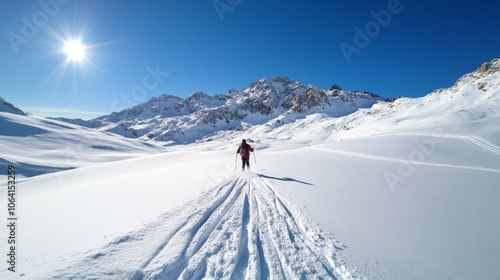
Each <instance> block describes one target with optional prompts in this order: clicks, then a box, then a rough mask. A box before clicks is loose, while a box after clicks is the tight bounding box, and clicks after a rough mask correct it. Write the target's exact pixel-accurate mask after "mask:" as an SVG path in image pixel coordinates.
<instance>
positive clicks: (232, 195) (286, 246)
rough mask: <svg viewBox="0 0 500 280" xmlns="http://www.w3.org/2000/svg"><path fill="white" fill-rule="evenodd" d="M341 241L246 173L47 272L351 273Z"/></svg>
mask: <svg viewBox="0 0 500 280" xmlns="http://www.w3.org/2000/svg"><path fill="white" fill-rule="evenodd" d="M344 248H345V247H344V246H343V245H342V244H341V243H340V242H338V241H337V240H335V239H334V238H333V237H332V236H331V234H329V233H325V232H323V231H322V230H321V228H319V227H318V226H317V225H315V224H311V223H310V222H309V221H308V219H307V218H306V217H305V216H303V215H302V214H301V213H300V211H299V210H298V209H297V208H296V207H294V206H293V205H292V204H291V203H289V202H288V201H286V200H285V199H284V198H283V197H282V196H281V195H280V194H279V193H277V192H275V191H274V190H273V185H272V183H271V182H269V181H268V180H266V179H265V178H263V177H261V176H259V175H258V174H252V173H247V174H242V175H237V176H234V177H233V178H231V179H229V180H228V181H226V182H224V183H222V184H220V185H218V186H217V187H215V188H212V189H211V190H209V191H207V192H206V193H204V194H203V195H201V196H200V197H198V198H197V199H195V200H193V201H190V202H188V203H186V204H185V205H184V206H183V207H180V208H177V209H175V210H172V211H170V212H168V213H165V214H163V215H161V216H160V217H159V218H158V219H156V220H155V221H153V222H151V223H149V224H145V225H144V226H142V227H140V228H138V229H136V230H134V231H131V232H129V233H127V234H124V235H123V236H118V237H116V238H114V240H113V241H111V242H108V243H106V244H104V245H102V246H100V247H98V248H95V249H91V250H90V251H88V252H86V253H85V254H84V255H83V257H81V258H80V260H78V261H74V262H73V263H70V264H68V265H67V266H65V267H64V268H60V269H58V270H57V271H55V272H52V273H50V274H48V275H47V278H51V279H79V278H84V279H131V280H138V279H357V276H356V275H355V274H354V273H353V272H350V271H349V270H348V269H347V268H346V266H345V265H344V264H343V262H342V261H341V260H340V259H339V258H338V257H337V251H339V250H342V249H344ZM80 254H81V253H80ZM70 259H71V258H70ZM73 259H74V258H73Z"/></svg>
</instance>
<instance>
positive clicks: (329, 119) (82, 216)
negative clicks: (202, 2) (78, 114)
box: [0, 72, 500, 279]
mask: <svg viewBox="0 0 500 280" xmlns="http://www.w3.org/2000/svg"><path fill="white" fill-rule="evenodd" d="M478 75H479V74H478ZM474 77H475V78H474V79H471V78H470V76H466V77H465V78H463V79H461V80H460V81H459V82H457V85H456V86H455V87H452V88H450V89H445V90H439V91H436V92H433V93H432V94H429V95H427V96H425V97H423V98H418V99H409V98H400V99H398V100H396V101H395V102H380V103H376V104H374V106H373V107H372V108H369V109H360V110H357V111H355V112H353V113H352V114H349V115H345V116H339V117H337V116H332V115H331V114H327V113H325V112H315V113H314V112H313V113H310V114H303V115H301V114H295V115H292V114H283V115H282V116H280V117H278V118H277V119H279V120H280V122H276V119H274V120H270V121H267V122H263V123H262V124H257V125H251V124H247V125H246V127H248V129H247V130H246V131H219V132H217V133H214V134H213V135H211V136H210V137H211V139H210V141H207V142H204V141H203V140H202V139H200V140H199V141H197V142H195V143H192V144H187V145H175V146H169V147H168V148H163V147H161V146H159V145H156V144H154V143H155V142H150V143H149V144H148V145H145V144H144V143H143V142H138V141H135V140H133V139H125V138H123V137H120V136H117V135H113V134H109V133H101V132H98V131H95V130H92V129H88V128H82V127H79V126H77V125H73V124H68V123H64V122H59V121H56V120H49V119H45V118H40V117H36V116H22V115H21V116H20V115H14V114H10V113H0V122H1V123H0V124H2V125H1V126H0V129H3V128H6V127H8V130H2V131H1V132H2V133H0V135H1V136H0V145H2V149H1V150H0V157H1V158H2V164H14V165H16V166H19V168H18V169H19V170H20V172H23V170H29V172H27V173H26V174H23V177H22V178H21V179H19V180H18V183H17V197H18V200H19V205H18V218H19V220H18V221H17V222H18V223H19V227H18V232H17V235H18V247H17V248H18V249H17V256H18V259H17V270H18V271H17V272H16V273H12V272H10V271H8V270H7V266H6V264H5V263H4V265H2V266H1V267H0V278H1V279H19V278H22V279H203V278H205V279H495V278H497V277H498V275H500V267H499V266H498V260H500V242H499V241H500V203H499V199H500V189H499V188H498V182H499V180H500V127H499V126H498V123H499V121H500V115H499V114H498V112H500V108H499V106H500V102H499V101H500V95H499V91H500V88H499V85H500V83H498V81H499V80H500V77H498V74H497V73H496V72H494V73H490V74H488V75H482V74H481V75H479V76H478V77H479V78H478V77H476V76H474ZM483 82H486V86H484V87H478V86H477V85H478V84H480V83H483ZM7 131H8V132H7ZM243 138H248V139H249V142H250V144H251V145H252V146H253V147H254V148H255V153H254V154H252V158H251V161H250V162H251V165H252V170H251V172H246V173H245V172H242V171H240V161H239V159H238V158H237V155H236V154H235V151H236V148H237V146H238V144H239V142H240V141H241V139H243ZM57 147H68V148H67V149H66V150H64V149H62V150H60V149H57ZM77 147H83V148H82V149H83V152H81V151H80V152H79V153H76V155H77V157H72V158H76V159H77V160H73V161H70V163H71V164H69V163H68V160H67V158H68V155H67V153H68V151H70V155H75V154H74V153H73V154H72V153H71V151H72V150H75V149H77ZM19 151H23V152H22V153H20V152H19ZM65 153H66V154H65ZM33 166H37V167H38V169H36V168H33ZM43 170H45V171H47V170H48V171H52V173H47V172H43ZM56 171H57V172H56ZM45 173H46V174H45ZM5 179H6V176H0V182H5ZM6 192H7V189H6V184H5V183H1V184H0V193H4V194H5V193H6ZM0 205H7V201H6V197H5V195H2V196H1V199H0ZM4 207H6V206H4ZM7 234H8V233H7V227H5V226H4V227H0V236H1V237H2V238H1V239H2V240H5V239H4V238H5V237H7ZM7 245H8V244H7V243H6V242H1V243H0V252H7Z"/></svg>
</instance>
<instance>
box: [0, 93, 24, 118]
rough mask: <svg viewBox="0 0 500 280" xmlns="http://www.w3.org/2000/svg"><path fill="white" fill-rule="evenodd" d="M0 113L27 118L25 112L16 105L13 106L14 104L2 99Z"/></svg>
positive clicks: (0, 100)
mask: <svg viewBox="0 0 500 280" xmlns="http://www.w3.org/2000/svg"><path fill="white" fill-rule="evenodd" d="M0 112H6V113H11V114H16V115H23V116H26V113H25V112H23V111H22V110H21V109H19V108H17V107H15V106H14V105H12V103H9V102H7V101H5V100H4V99H3V98H1V97H0Z"/></svg>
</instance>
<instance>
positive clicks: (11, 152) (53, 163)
mask: <svg viewBox="0 0 500 280" xmlns="http://www.w3.org/2000/svg"><path fill="white" fill-rule="evenodd" d="M7 104H9V103H7ZM8 108H10V106H9V107H8ZM12 108H15V107H13V106H12ZM9 111H13V112H8V113H6V112H0V164H13V165H15V166H16V168H17V170H18V174H19V175H22V176H26V177H32V176H36V175H40V174H46V173H51V172H56V171H61V170H66V169H72V168H77V167H83V166H88V165H92V164H96V163H103V162H110V161H115V160H121V159H127V158H132V157H135V156H139V155H145V154H150V153H157V152H160V151H163V148H162V147H160V146H158V145H155V144H154V143H145V142H143V141H139V140H135V139H127V138H124V137H121V136H119V135H114V134H111V133H105V132H99V131H95V130H92V129H89V128H86V127H82V126H78V125H74V124H70V123H67V122H62V121H59V120H54V119H49V118H43V117H38V116H34V115H26V114H24V113H23V112H22V111H20V112H19V111H17V110H15V109H10V110H9Z"/></svg>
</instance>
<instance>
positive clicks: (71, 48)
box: [64, 40, 85, 62]
mask: <svg viewBox="0 0 500 280" xmlns="http://www.w3.org/2000/svg"><path fill="white" fill-rule="evenodd" d="M64 52H65V53H66V55H67V58H68V60H70V61H76V62H79V61H82V60H83V59H84V58H85V46H84V45H82V43H81V42H80V40H70V41H68V42H66V44H65V45H64Z"/></svg>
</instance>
